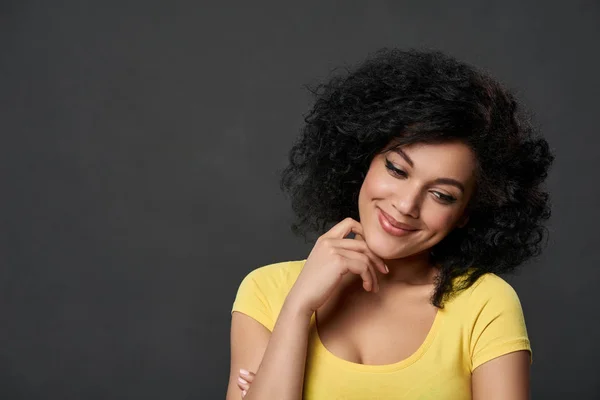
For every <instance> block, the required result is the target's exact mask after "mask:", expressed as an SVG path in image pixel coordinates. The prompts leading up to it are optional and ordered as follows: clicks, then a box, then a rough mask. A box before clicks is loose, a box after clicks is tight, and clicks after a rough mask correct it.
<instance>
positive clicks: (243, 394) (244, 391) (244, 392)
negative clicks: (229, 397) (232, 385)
mask: <svg viewBox="0 0 600 400" xmlns="http://www.w3.org/2000/svg"><path fill="white" fill-rule="evenodd" d="M246 392H247V390H246V389H244V390H242V397H244V396H245V395H246Z"/></svg>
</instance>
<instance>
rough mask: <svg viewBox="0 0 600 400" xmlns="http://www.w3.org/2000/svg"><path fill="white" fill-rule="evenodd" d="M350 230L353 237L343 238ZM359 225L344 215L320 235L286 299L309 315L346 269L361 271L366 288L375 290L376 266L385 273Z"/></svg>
mask: <svg viewBox="0 0 600 400" xmlns="http://www.w3.org/2000/svg"><path fill="white" fill-rule="evenodd" d="M350 232H354V233H355V234H356V238H355V239H348V238H345V237H346V236H347V235H348V234H349V233H350ZM363 237H364V235H363V228H362V225H361V224H360V223H359V222H358V221H356V220H354V219H352V218H346V219H344V220H343V221H341V222H339V223H338V224H336V225H334V226H333V227H332V228H331V229H330V230H329V231H327V232H326V233H324V234H323V235H322V236H320V237H319V238H318V239H317V241H316V243H315V246H314V247H313V249H312V251H311V252H310V254H309V256H308V258H307V259H306V262H305V264H304V266H303V268H302V271H301V272H300V275H299V276H298V278H297V279H296V282H295V283H294V286H293V287H292V289H291V290H290V293H289V294H288V297H287V298H286V302H292V303H294V305H295V306H296V307H299V309H300V310H301V311H302V312H306V313H307V314H309V315H312V313H313V312H314V311H316V310H317V309H318V308H319V307H321V306H322V305H323V304H324V303H325V302H326V301H327V299H328V298H329V297H330V296H331V295H332V293H333V292H334V290H335V289H336V287H338V285H340V283H341V281H342V279H343V277H344V275H345V274H347V273H348V272H350V273H353V274H356V275H360V277H361V279H362V281H363V287H364V289H365V290H366V291H372V290H375V292H377V291H378V289H379V285H378V282H377V274H376V272H375V269H376V268H377V269H378V270H380V271H381V272H382V273H384V274H386V273H388V272H389V271H388V269H387V267H386V265H385V264H384V263H383V260H382V259H381V258H379V257H378V256H376V255H375V254H374V253H373V252H372V251H371V250H370V249H369V248H368V247H367V243H366V242H365V241H364V240H363V239H362V238H363Z"/></svg>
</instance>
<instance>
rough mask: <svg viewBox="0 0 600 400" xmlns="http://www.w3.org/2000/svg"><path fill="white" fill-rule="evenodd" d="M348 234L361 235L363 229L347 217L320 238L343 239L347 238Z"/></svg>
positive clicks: (358, 223)
mask: <svg viewBox="0 0 600 400" xmlns="http://www.w3.org/2000/svg"><path fill="white" fill-rule="evenodd" d="M350 232H354V233H357V234H359V235H363V228H362V225H361V224H360V222H358V221H357V220H355V219H352V218H350V217H348V218H345V219H343V220H342V221H341V222H338V223H337V224H335V225H334V226H333V227H332V228H331V229H330V230H328V231H327V232H325V233H324V234H323V235H321V237H322V238H336V239H343V238H345V237H346V236H348V234H349V233H350ZM363 236H364V235H363Z"/></svg>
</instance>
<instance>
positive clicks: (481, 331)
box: [470, 275, 533, 371]
mask: <svg viewBox="0 0 600 400" xmlns="http://www.w3.org/2000/svg"><path fill="white" fill-rule="evenodd" d="M484 279H486V280H487V281H488V282H485V283H483V282H482V284H481V285H478V287H477V289H476V291H474V292H473V294H472V296H471V297H472V299H471V302H472V305H473V306H476V307H475V316H474V319H473V326H472V331H471V343H470V351H471V371H473V370H474V369H475V368H477V367H478V366H479V365H481V364H483V363H485V362H487V361H490V360H492V359H494V358H496V357H499V356H502V355H504V354H508V353H512V352H515V351H519V350H527V351H529V354H530V359H531V362H533V357H532V351H531V345H530V341H529V337H528V335H527V328H526V325H525V318H524V315H523V309H522V307H521V302H520V300H519V297H518V295H517V292H516V291H515V290H514V289H513V287H512V286H510V284H508V283H507V282H506V281H504V280H503V279H502V278H500V277H498V276H496V275H491V276H489V277H485V278H484ZM476 292H477V293H476Z"/></svg>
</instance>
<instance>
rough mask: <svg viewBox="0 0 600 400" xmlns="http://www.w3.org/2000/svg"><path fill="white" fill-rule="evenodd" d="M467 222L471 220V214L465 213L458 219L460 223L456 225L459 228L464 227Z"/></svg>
mask: <svg viewBox="0 0 600 400" xmlns="http://www.w3.org/2000/svg"><path fill="white" fill-rule="evenodd" d="M467 222H469V216H468V215H466V214H465V215H463V216H462V217H461V219H460V220H459V221H458V223H457V224H456V227H457V228H462V227H464V226H465V225H466V224H467Z"/></svg>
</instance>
